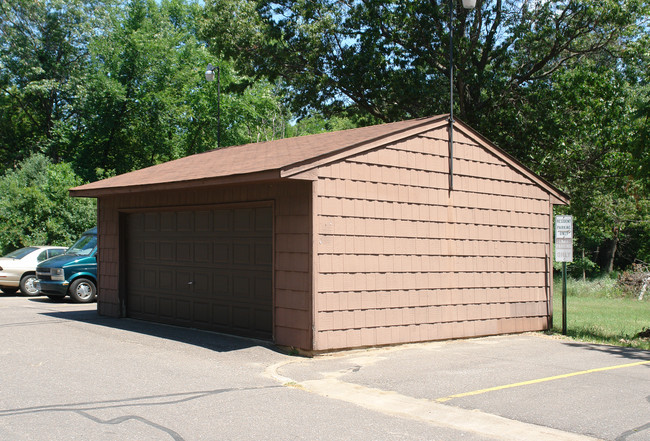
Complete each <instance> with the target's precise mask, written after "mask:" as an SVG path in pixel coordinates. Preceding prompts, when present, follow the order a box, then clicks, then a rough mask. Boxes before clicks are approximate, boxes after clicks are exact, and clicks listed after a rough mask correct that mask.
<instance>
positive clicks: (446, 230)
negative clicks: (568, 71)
mask: <svg viewBox="0 0 650 441" xmlns="http://www.w3.org/2000/svg"><path fill="white" fill-rule="evenodd" d="M455 132H456V133H455V136H454V150H453V152H454V155H453V188H450V173H449V170H450V166H449V165H450V157H449V156H450V155H449V146H448V141H447V140H448V123H447V117H446V116H444V115H443V116H439V117H433V118H425V119H417V120H410V121H403V122H398V123H392V124H383V125H379V126H373V127H365V128H360V129H353V130H345V131H340V132H333V133H324V134H319V135H311V136H304V137H299V138H291V139H282V140H277V141H271V142H263V143H257V144H249V145H244V146H236V147H229V148H225V149H218V150H213V151H210V152H205V153H201V154H197V155H193V156H189V157H186V158H182V159H178V160H176V161H171V162H168V163H165V164H160V165H157V166H154V167H149V168H147V169H143V170H138V171H135V172H131V173H127V174H124V175H120V176H116V177H113V178H109V179H105V180H102V181H98V182H95V183H91V184H87V185H83V186H81V187H77V188H74V189H72V190H71V193H72V194H73V195H75V196H84V197H97V198H98V231H99V246H100V252H99V291H100V296H99V303H98V310H99V312H100V314H104V315H110V316H129V317H134V318H140V319H145V320H153V321H159V322H163V323H170V324H175V325H181V326H190V327H198V328H202V329H209V330H217V331H224V332H230V333H236V334H244V335H252V336H257V337H261V338H268V339H272V340H273V341H275V342H276V343H277V344H279V345H283V346H291V347H296V348H300V349H303V350H305V351H325V350H332V349H340V348H348V347H359V346H369V345H381V344H395V343H403V342H413V341H426V340H436V339H447V338H457V337H471V336H479V335H492V334H500V333H510V332H523V331H532V330H542V329H546V328H547V327H548V326H549V323H550V320H551V317H552V308H551V305H552V302H551V300H552V283H551V263H552V262H551V252H550V250H551V239H552V228H551V226H552V214H553V205H556V204H566V203H568V197H567V196H566V195H565V194H563V193H562V192H560V191H559V190H557V189H556V188H554V187H553V186H551V185H550V184H548V183H547V182H545V181H544V180H542V179H541V178H539V177H538V176H536V175H535V174H533V173H532V172H531V171H530V170H528V169H527V168H526V167H524V166H523V165H521V164H520V163H519V162H517V161H516V160H514V159H513V158H512V157H510V156H509V155H507V154H506V153H504V152H503V151H501V150H499V149H498V148H496V147H495V146H494V145H492V144H491V143H489V142H488V141H487V140H485V139H484V138H483V137H482V136H480V135H479V134H478V133H476V132H474V131H473V130H472V129H470V128H469V127H467V126H466V125H464V124H463V123H460V122H459V123H457V124H456V125H455Z"/></svg>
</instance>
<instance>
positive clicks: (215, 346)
mask: <svg viewBox="0 0 650 441" xmlns="http://www.w3.org/2000/svg"><path fill="white" fill-rule="evenodd" d="M31 300H32V301H35V302H42V303H51V302H48V300H47V299H31ZM41 315H45V316H48V317H53V318H56V319H60V320H70V321H76V322H83V323H88V324H92V325H96V326H105V327H108V328H113V329H120V330H122V331H127V332H136V333H138V334H143V335H149V336H152V337H157V338H161V339H166V340H173V341H177V342H180V343H185V344H189V345H194V346H199V347H202V348H205V349H209V350H212V351H216V352H229V351H238V350H241V349H246V348H251V347H260V346H261V347H265V348H267V349H269V350H272V351H274V352H278V353H282V352H281V351H280V350H278V348H277V347H276V346H275V345H273V343H272V342H270V341H264V340H258V339H254V338H248V337H239V336H235V335H227V334H221V333H218V332H211V331H203V330H199V329H194V328H182V327H179V326H171V325H165V324H160V323H153V322H147V321H140V320H135V319H130V318H114V317H105V316H101V315H99V314H98V313H97V310H95V309H92V310H87V309H84V310H80V311H57V312H43V313H41Z"/></svg>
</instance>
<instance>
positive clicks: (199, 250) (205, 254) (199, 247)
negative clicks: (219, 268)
mask: <svg viewBox="0 0 650 441" xmlns="http://www.w3.org/2000/svg"><path fill="white" fill-rule="evenodd" d="M193 251H194V263H197V264H209V263H210V262H212V244H210V243H206V242H194V244H193Z"/></svg>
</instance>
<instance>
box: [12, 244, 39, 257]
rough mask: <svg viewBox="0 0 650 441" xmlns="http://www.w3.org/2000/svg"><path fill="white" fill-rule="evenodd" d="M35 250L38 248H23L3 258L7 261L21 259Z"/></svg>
mask: <svg viewBox="0 0 650 441" xmlns="http://www.w3.org/2000/svg"><path fill="white" fill-rule="evenodd" d="M37 249H38V248H36V247H25V248H21V249H19V250H16V251H12V252H11V253H9V254H7V255H6V256H4V257H7V258H9V259H22V258H23V257H25V256H26V255H28V254H29V253H31V252H32V251H36V250H37Z"/></svg>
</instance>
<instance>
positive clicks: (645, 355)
mask: <svg viewBox="0 0 650 441" xmlns="http://www.w3.org/2000/svg"><path fill="white" fill-rule="evenodd" d="M562 344H564V345H566V346H570V347H572V348H577V349H584V350H587V351H596V352H601V353H607V354H611V355H616V356H618V357H621V358H625V359H627V360H640V361H646V360H650V351H645V350H643V349H637V348H624V347H621V346H611V345H606V344H597V343H581V342H575V341H571V342H563V343H562ZM647 367H649V368H650V365H647Z"/></svg>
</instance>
